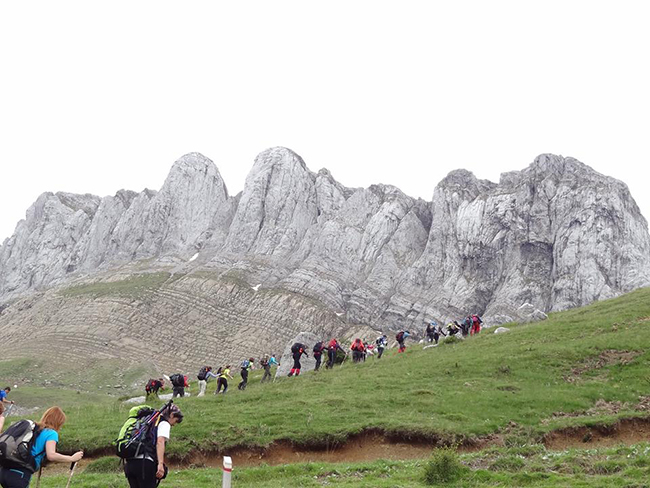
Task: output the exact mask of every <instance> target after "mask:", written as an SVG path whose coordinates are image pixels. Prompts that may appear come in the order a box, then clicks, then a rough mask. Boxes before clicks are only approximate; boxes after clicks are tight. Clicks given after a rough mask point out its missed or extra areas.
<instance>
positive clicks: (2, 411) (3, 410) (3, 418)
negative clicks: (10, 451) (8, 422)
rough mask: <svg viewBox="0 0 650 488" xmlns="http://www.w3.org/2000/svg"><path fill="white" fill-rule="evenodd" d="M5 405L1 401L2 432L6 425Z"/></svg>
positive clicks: (0, 425) (0, 419)
mask: <svg viewBox="0 0 650 488" xmlns="http://www.w3.org/2000/svg"><path fill="white" fill-rule="evenodd" d="M4 413H5V406H4V405H3V404H2V403H0V432H2V429H3V428H4V426H5V415H4Z"/></svg>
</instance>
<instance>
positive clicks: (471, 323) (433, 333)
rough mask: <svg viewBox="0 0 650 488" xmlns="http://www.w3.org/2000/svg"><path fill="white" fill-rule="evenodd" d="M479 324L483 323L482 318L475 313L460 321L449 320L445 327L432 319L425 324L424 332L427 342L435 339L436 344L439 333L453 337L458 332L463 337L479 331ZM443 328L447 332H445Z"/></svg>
mask: <svg viewBox="0 0 650 488" xmlns="http://www.w3.org/2000/svg"><path fill="white" fill-rule="evenodd" d="M481 324H483V320H482V319H481V317H479V316H478V315H476V314H473V315H468V316H467V317H465V319H464V320H463V321H462V322H461V323H458V321H457V320H454V321H453V322H449V323H448V324H447V327H443V326H442V325H438V323H437V322H436V321H435V320H432V321H430V322H429V323H428V324H427V328H426V330H425V334H426V337H427V340H428V341H429V342H434V341H435V343H436V344H438V340H439V339H440V336H441V335H442V336H445V337H447V336H448V337H453V336H456V335H457V334H458V333H460V334H461V335H462V336H463V337H467V336H468V335H476V334H478V333H479V332H481ZM445 329H446V331H447V332H445Z"/></svg>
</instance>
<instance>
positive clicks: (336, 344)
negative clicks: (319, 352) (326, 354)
mask: <svg viewBox="0 0 650 488" xmlns="http://www.w3.org/2000/svg"><path fill="white" fill-rule="evenodd" d="M338 345H339V343H338V342H337V341H336V339H332V340H331V341H330V343H329V344H328V345H327V349H330V350H331V349H336V346H338Z"/></svg>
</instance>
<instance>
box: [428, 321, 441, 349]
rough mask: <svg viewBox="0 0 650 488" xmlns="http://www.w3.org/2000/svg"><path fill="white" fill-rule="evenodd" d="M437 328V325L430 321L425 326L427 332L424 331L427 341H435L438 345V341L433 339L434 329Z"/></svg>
mask: <svg viewBox="0 0 650 488" xmlns="http://www.w3.org/2000/svg"><path fill="white" fill-rule="evenodd" d="M437 326H438V324H437V323H436V322H434V321H433V320H432V321H431V322H429V324H428V325H427V330H426V334H427V339H428V340H429V342H433V341H434V340H435V341H436V344H438V340H437V339H435V334H436V327H437ZM438 337H440V336H438Z"/></svg>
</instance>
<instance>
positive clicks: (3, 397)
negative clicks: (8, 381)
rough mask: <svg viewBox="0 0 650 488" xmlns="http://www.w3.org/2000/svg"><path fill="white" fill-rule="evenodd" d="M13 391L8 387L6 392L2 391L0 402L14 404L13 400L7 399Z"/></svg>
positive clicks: (0, 392)
mask: <svg viewBox="0 0 650 488" xmlns="http://www.w3.org/2000/svg"><path fill="white" fill-rule="evenodd" d="M10 391H11V387H10V386H7V387H5V389H4V390H0V402H2V403H10V404H12V405H13V404H14V402H12V401H11V400H9V399H7V395H8V394H9V392H10Z"/></svg>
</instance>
